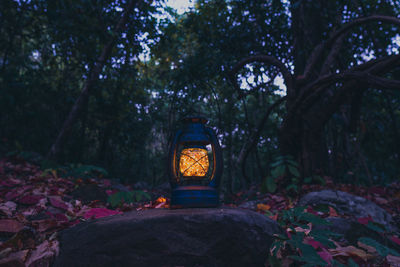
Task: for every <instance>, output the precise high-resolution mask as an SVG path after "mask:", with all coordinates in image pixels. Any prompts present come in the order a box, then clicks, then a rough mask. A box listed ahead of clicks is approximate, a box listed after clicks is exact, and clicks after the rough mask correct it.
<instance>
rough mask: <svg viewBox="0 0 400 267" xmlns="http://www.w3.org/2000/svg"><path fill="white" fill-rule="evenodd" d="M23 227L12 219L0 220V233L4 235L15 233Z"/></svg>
mask: <svg viewBox="0 0 400 267" xmlns="http://www.w3.org/2000/svg"><path fill="white" fill-rule="evenodd" d="M23 227H24V225H23V224H22V223H20V222H19V221H16V220H13V219H2V220H0V232H5V233H17V232H19V231H20V230H21V229H22V228H23Z"/></svg>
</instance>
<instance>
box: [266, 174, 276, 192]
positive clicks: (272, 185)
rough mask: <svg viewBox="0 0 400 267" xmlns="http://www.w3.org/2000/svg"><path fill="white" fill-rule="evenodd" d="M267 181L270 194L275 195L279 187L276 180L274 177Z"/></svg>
mask: <svg viewBox="0 0 400 267" xmlns="http://www.w3.org/2000/svg"><path fill="white" fill-rule="evenodd" d="M265 181H266V183H265V184H266V187H267V190H268V192H270V193H274V192H275V191H276V187H277V185H276V183H275V180H274V179H273V178H272V177H267V179H266V180H265Z"/></svg>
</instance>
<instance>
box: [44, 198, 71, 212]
mask: <svg viewBox="0 0 400 267" xmlns="http://www.w3.org/2000/svg"><path fill="white" fill-rule="evenodd" d="M49 200H50V204H51V205H52V206H53V207H55V208H59V209H62V210H68V205H67V204H65V203H64V201H62V200H61V198H60V197H49Z"/></svg>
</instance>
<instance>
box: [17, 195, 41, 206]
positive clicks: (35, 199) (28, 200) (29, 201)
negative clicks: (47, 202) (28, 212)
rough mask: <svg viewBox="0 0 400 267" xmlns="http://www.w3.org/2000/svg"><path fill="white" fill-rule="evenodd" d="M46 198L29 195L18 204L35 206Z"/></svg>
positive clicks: (19, 200)
mask: <svg viewBox="0 0 400 267" xmlns="http://www.w3.org/2000/svg"><path fill="white" fill-rule="evenodd" d="M43 198H44V196H40V195H27V196H23V197H22V198H20V199H18V201H17V202H18V203H20V204H25V205H35V204H37V203H39V201H40V200H41V199H43Z"/></svg>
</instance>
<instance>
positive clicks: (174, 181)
mask: <svg viewBox="0 0 400 267" xmlns="http://www.w3.org/2000/svg"><path fill="white" fill-rule="evenodd" d="M206 123H207V119H205V118H203V117H200V116H191V117H186V118H184V119H183V127H182V129H179V130H178V131H176V133H175V135H174V138H173V141H172V143H171V147H170V151H169V154H168V172H169V176H170V182H171V188H172V192H171V208H189V207H216V206H218V203H219V194H218V191H219V190H218V189H219V184H220V181H221V176H222V169H223V162H222V150H221V146H220V145H219V142H218V139H217V136H216V135H215V133H214V131H213V130H212V129H211V128H210V127H206V126H205V124H206Z"/></svg>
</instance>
